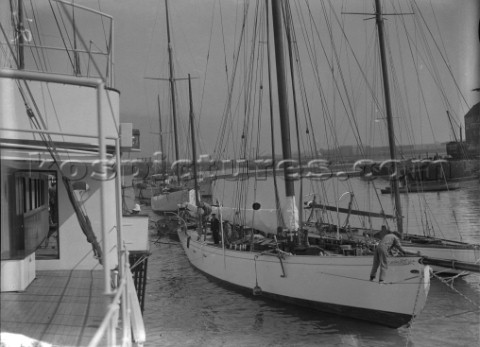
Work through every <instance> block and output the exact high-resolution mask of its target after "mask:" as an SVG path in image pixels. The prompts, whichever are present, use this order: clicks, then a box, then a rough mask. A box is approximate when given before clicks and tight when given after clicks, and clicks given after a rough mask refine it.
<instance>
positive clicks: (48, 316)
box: [0, 270, 106, 346]
mask: <svg viewBox="0 0 480 347" xmlns="http://www.w3.org/2000/svg"><path fill="white" fill-rule="evenodd" d="M103 289H104V288H103V272H102V271H101V270H94V271H90V270H72V271H69V270H60V271H37V273H36V278H35V280H34V281H33V282H32V283H31V284H30V285H29V286H28V288H27V290H26V291H24V292H10V293H1V308H2V309H1V325H0V330H1V333H2V339H1V340H2V341H1V342H2V345H3V343H5V344H6V345H10V343H12V342H13V343H14V344H15V345H21V344H22V342H20V340H23V341H24V340H25V339H27V340H29V339H33V341H35V340H36V341H40V343H44V344H45V345H47V346H48V345H54V346H86V345H88V343H89V342H90V340H91V338H92V337H93V335H94V334H95V332H96V330H97V328H98V327H99V326H100V324H101V322H102V319H103V317H104V315H105V312H106V301H105V296H104V295H103V291H104V290H103ZM12 334H19V335H12ZM21 335H24V337H22V336H21ZM7 339H12V340H14V341H6V340H7ZM17 340H18V341H17ZM30 341H31V340H30ZM102 342H103V341H102ZM103 344H104V343H100V345H103ZM33 345H36V344H33ZM38 345H42V346H43V344H38Z"/></svg>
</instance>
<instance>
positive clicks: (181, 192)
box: [148, 0, 189, 213]
mask: <svg viewBox="0 0 480 347" xmlns="http://www.w3.org/2000/svg"><path fill="white" fill-rule="evenodd" d="M165 16H166V25H167V39H168V65H169V78H168V82H169V85H170V98H171V108H172V123H173V136H174V147H175V161H177V162H178V160H179V159H180V156H179V144H178V130H177V122H178V118H177V101H176V90H175V81H177V80H180V79H185V78H176V77H175V75H174V66H173V50H172V43H171V36H170V16H169V12H168V0H165ZM148 79H158V78H150V77H149V78H148ZM160 79H162V78H160ZM158 107H159V109H160V104H159V106H158ZM159 122H160V124H161V118H160V117H159ZM161 132H162V130H160V142H161V143H162V134H161ZM170 179H173V180H174V183H173V184H172V183H168V182H166V184H164V185H162V190H161V192H160V193H158V194H155V195H154V196H152V197H151V203H150V204H151V207H152V211H154V212H158V213H164V212H172V211H177V210H178V207H179V205H180V204H182V203H184V202H185V201H187V200H188V194H189V193H188V188H187V187H185V186H184V185H182V182H181V178H180V172H179V167H178V166H177V167H176V169H175V176H174V177H172V178H170Z"/></svg>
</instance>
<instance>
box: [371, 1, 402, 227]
mask: <svg viewBox="0 0 480 347" xmlns="http://www.w3.org/2000/svg"><path fill="white" fill-rule="evenodd" d="M375 20H376V22H377V29H378V42H379V46H380V59H381V64H382V74H383V90H384V94H385V109H386V112H387V129H388V144H389V147H390V159H392V162H393V169H394V172H395V176H394V177H393V179H392V180H391V181H390V182H391V185H392V191H393V194H394V198H395V216H396V220H397V230H398V232H399V233H400V234H403V221H402V206H401V203H400V192H399V189H398V165H397V162H396V157H397V155H396V147H395V132H394V128H393V116H392V105H391V99H390V87H389V81H388V67H387V56H386V53H385V34H384V31H383V29H384V28H383V16H382V8H381V4H380V0H375Z"/></svg>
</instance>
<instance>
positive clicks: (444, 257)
mask: <svg viewBox="0 0 480 347" xmlns="http://www.w3.org/2000/svg"><path fill="white" fill-rule="evenodd" d="M375 9H376V11H375V18H376V22H377V28H378V37H379V44H380V58H381V66H382V72H383V73H382V76H383V90H384V99H385V111H386V121H387V132H388V142H389V149H390V159H391V161H392V162H393V163H394V164H393V172H399V171H398V165H397V163H396V161H397V155H396V142H395V141H396V140H395V131H394V123H393V112H392V98H391V95H390V82H389V77H388V65H387V56H386V53H385V52H386V48H385V34H384V32H383V26H384V21H383V15H382V11H381V4H380V0H375ZM390 183H391V189H390V191H391V193H392V194H393V196H394V206H395V213H396V221H397V232H398V233H399V234H400V236H401V238H402V246H404V248H405V249H406V250H410V251H413V252H420V253H421V254H422V255H423V256H424V259H423V262H424V263H425V264H430V265H432V267H433V269H434V271H436V272H438V273H443V274H468V272H470V271H473V272H477V273H478V272H480V263H479V261H480V245H478V244H469V243H466V242H458V241H454V240H448V239H440V238H436V237H426V236H422V235H415V234H411V233H408V234H407V233H406V232H405V231H404V228H403V220H402V219H403V215H402V207H401V202H400V191H401V189H400V186H399V177H398V175H397V177H393V178H392V179H391V182H390ZM453 188H454V187H453V186H452V189H453Z"/></svg>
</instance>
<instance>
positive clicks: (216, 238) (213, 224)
mask: <svg viewBox="0 0 480 347" xmlns="http://www.w3.org/2000/svg"><path fill="white" fill-rule="evenodd" d="M210 230H212V236H213V243H214V244H216V245H218V243H219V242H220V221H219V220H218V219H217V216H216V215H215V214H212V219H211V220H210Z"/></svg>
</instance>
